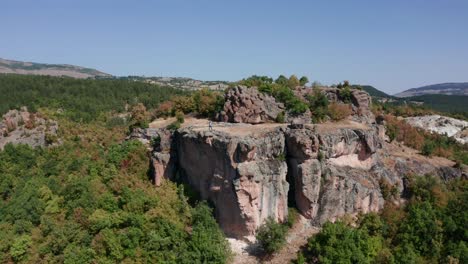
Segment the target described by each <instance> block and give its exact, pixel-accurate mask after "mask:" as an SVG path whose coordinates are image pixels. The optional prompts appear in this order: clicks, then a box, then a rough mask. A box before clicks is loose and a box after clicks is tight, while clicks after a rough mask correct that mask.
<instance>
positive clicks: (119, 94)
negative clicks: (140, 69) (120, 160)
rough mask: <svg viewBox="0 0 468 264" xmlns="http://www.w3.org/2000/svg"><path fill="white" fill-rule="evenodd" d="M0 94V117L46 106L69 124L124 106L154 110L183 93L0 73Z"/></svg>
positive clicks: (136, 84) (121, 83) (125, 83)
mask: <svg viewBox="0 0 468 264" xmlns="http://www.w3.org/2000/svg"><path fill="white" fill-rule="evenodd" d="M0 94H1V95H2V96H0V115H3V114H4V113H5V112H7V111H8V110H10V109H19V108H20V107H21V106H27V107H28V109H29V110H30V111H32V112H35V111H36V110H37V109H38V108H40V107H47V108H49V109H54V110H58V109H61V110H63V112H64V114H65V116H66V117H68V118H69V119H71V120H73V121H79V122H90V121H92V120H96V119H98V118H99V117H101V115H102V114H105V113H107V112H110V111H114V112H123V111H125V106H126V105H130V106H131V105H135V104H137V103H143V104H144V105H145V106H146V107H147V108H155V107H156V106H157V105H159V103H161V102H164V101H166V100H168V99H169V98H171V97H172V96H174V95H182V94H186V92H183V91H182V90H178V89H174V88H170V87H159V86H155V85H152V84H147V83H144V82H136V81H131V80H117V79H103V80H93V79H73V78H67V77H50V76H32V75H14V74H0Z"/></svg>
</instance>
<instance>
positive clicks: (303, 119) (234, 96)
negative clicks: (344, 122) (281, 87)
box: [218, 86, 375, 124]
mask: <svg viewBox="0 0 468 264" xmlns="http://www.w3.org/2000/svg"><path fill="white" fill-rule="evenodd" d="M340 91H341V90H340V89H338V88H322V89H321V92H322V93H324V94H325V95H326V96H327V98H328V100H329V101H330V102H334V103H339V104H345V103H349V104H350V105H351V109H352V115H351V118H352V119H354V120H355V121H360V122H365V123H367V124H371V123H373V122H375V118H374V115H373V114H372V112H371V110H370V106H371V97H370V96H369V94H368V93H367V92H365V91H363V90H358V89H351V90H350V93H351V95H350V98H349V99H348V98H344V97H343V96H342V95H341V94H340ZM313 93H314V91H313V89H312V88H310V87H297V89H295V90H294V94H295V95H296V96H297V97H298V98H300V99H301V100H303V101H304V102H307V100H306V98H307V96H309V95H312V96H313ZM348 100H349V101H348ZM280 113H282V114H284V118H285V121H287V122H288V123H291V122H299V123H303V124H308V123H310V122H311V118H312V115H311V112H310V111H309V110H307V111H306V112H305V113H303V114H300V115H293V114H291V113H290V112H289V111H288V110H287V109H286V108H285V106H284V104H283V103H281V102H277V101H276V100H275V98H274V97H272V96H270V95H268V94H265V93H262V92H259V91H258V90H257V88H255V87H249V88H248V87H245V86H236V87H234V88H231V89H229V90H228V91H227V92H226V94H225V104H224V108H223V111H221V112H220V113H219V115H218V120H219V121H221V122H233V123H248V124H260V123H268V122H275V121H276V119H277V117H278V115H279V114H280Z"/></svg>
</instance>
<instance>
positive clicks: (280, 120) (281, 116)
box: [276, 112, 286, 123]
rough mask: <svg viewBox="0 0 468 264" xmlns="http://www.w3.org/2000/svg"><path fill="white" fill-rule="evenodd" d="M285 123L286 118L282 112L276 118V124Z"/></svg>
mask: <svg viewBox="0 0 468 264" xmlns="http://www.w3.org/2000/svg"><path fill="white" fill-rule="evenodd" d="M284 121H286V118H285V116H284V112H280V113H279V114H278V115H277V116H276V123H284Z"/></svg>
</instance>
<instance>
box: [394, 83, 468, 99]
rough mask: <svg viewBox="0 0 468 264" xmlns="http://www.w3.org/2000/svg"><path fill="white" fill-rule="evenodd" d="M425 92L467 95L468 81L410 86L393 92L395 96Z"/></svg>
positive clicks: (423, 93)
mask: <svg viewBox="0 0 468 264" xmlns="http://www.w3.org/2000/svg"><path fill="white" fill-rule="evenodd" d="M426 94H444V95H468V82H462V83H439V84H432V85H427V86H422V87H419V88H412V89H408V90H406V91H403V92H401V93H397V94H395V96H396V97H411V96H420V95H426Z"/></svg>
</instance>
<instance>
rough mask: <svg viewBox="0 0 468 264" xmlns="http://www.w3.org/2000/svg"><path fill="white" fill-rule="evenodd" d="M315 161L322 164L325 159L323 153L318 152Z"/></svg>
mask: <svg viewBox="0 0 468 264" xmlns="http://www.w3.org/2000/svg"><path fill="white" fill-rule="evenodd" d="M317 159H318V161H320V162H322V161H323V160H324V159H325V155H323V152H322V151H320V150H319V152H318V154H317Z"/></svg>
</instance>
